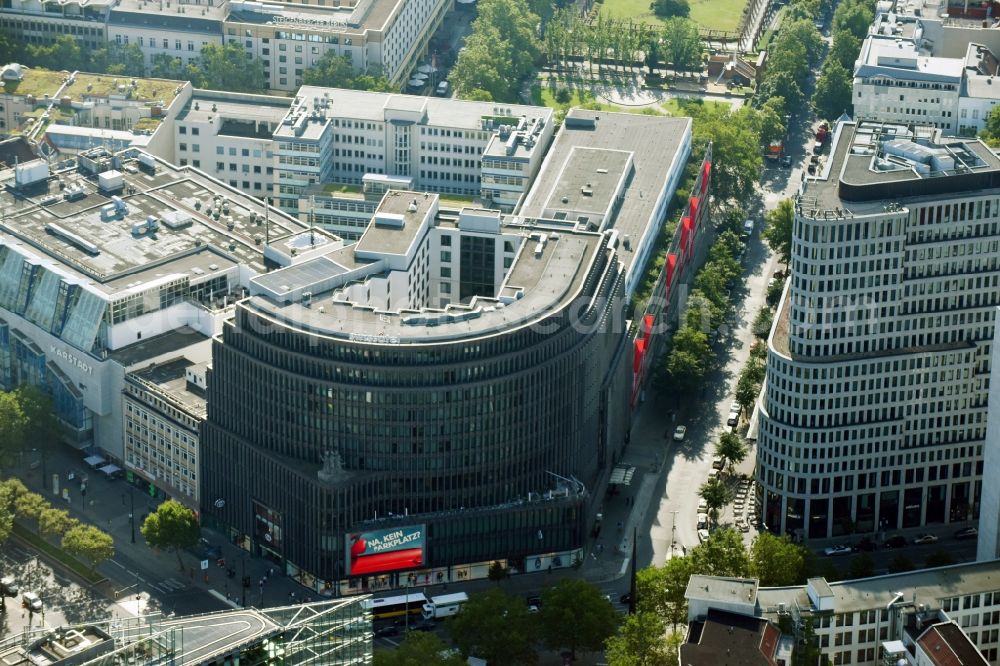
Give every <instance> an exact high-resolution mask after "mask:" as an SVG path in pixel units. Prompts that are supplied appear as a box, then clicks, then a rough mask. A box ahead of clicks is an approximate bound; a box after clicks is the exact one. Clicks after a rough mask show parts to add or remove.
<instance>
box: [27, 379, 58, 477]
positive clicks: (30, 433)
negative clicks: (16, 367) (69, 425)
mask: <svg viewBox="0 0 1000 666" xmlns="http://www.w3.org/2000/svg"><path fill="white" fill-rule="evenodd" d="M16 393H17V399H18V401H19V402H20V403H21V410H22V411H23V412H24V418H25V420H26V423H27V425H26V427H25V436H26V437H27V441H30V442H31V443H32V444H33V445H34V447H35V448H37V449H38V451H39V453H40V455H41V463H42V478H43V479H47V478H48V472H47V467H46V463H47V462H48V454H49V453H51V452H52V451H53V450H54V449H55V448H56V447H57V445H58V444H59V442H60V441H62V438H63V437H64V435H65V427H64V426H63V423H62V421H60V420H59V417H58V416H57V415H56V413H55V408H54V406H53V404H52V396H50V395H49V394H48V393H46V392H45V391H43V390H42V389H40V388H39V387H37V386H35V385H33V384H21V385H20V386H18V387H17V391H16Z"/></svg>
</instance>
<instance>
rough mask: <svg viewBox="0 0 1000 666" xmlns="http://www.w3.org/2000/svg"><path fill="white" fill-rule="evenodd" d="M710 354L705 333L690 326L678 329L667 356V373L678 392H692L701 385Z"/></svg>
mask: <svg viewBox="0 0 1000 666" xmlns="http://www.w3.org/2000/svg"><path fill="white" fill-rule="evenodd" d="M708 354H709V347H708V336H707V335H706V334H705V333H703V332H702V331H699V330H695V329H694V328H691V327H690V326H682V327H681V328H679V329H677V332H676V333H674V337H673V342H672V344H671V348H670V354H669V355H668V356H667V373H668V374H669V375H670V379H671V381H672V382H673V383H674V386H675V387H676V388H677V390H679V391H690V390H693V389H695V388H697V387H698V386H699V385H700V384H701V380H702V378H703V377H704V376H705V371H706V369H707V368H706V359H707V358H708Z"/></svg>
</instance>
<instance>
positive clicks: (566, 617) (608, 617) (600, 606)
mask: <svg viewBox="0 0 1000 666" xmlns="http://www.w3.org/2000/svg"><path fill="white" fill-rule="evenodd" d="M539 624H540V626H541V636H542V640H543V641H544V642H545V645H546V646H547V647H549V648H550V649H552V650H559V649H561V648H567V649H568V650H569V651H570V654H571V655H572V656H571V660H573V661H575V660H576V651H577V649H580V650H583V651H585V652H596V651H598V650H600V649H601V648H603V647H604V642H605V641H606V640H607V639H608V638H610V637H611V636H613V635H614V633H615V628H616V626H617V624H618V615H617V613H615V609H614V606H612V605H611V603H610V602H609V601H608V600H607V599H605V598H604V595H602V594H601V590H600V589H599V588H598V587H597V586H596V585H594V584H593V583H591V582H589V581H586V580H582V579H580V578H564V579H563V580H561V581H559V582H558V583H556V584H555V585H553V586H552V587H550V588H548V589H546V590H545V591H544V592H542V607H541V611H540V612H539Z"/></svg>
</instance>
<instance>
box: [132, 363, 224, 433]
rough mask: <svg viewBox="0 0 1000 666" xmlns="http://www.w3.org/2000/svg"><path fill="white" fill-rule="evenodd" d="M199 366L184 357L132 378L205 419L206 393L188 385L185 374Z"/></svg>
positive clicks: (146, 370) (140, 371)
mask: <svg viewBox="0 0 1000 666" xmlns="http://www.w3.org/2000/svg"><path fill="white" fill-rule="evenodd" d="M198 365H201V364H199V363H196V362H194V361H192V360H191V359H188V358H184V357H183V356H182V357H179V358H175V359H172V360H170V361H167V362H165V363H157V364H156V365H153V366H150V367H147V368H144V369H142V370H137V371H135V372H132V373H130V377H131V378H133V379H135V380H137V381H138V382H140V383H142V384H144V385H145V386H147V387H149V388H151V389H153V391H154V392H159V393H162V394H163V395H164V397H165V398H166V399H167V400H168V401H172V402H175V403H176V404H177V405H178V406H180V407H181V408H183V409H184V411H186V412H187V413H189V414H192V415H194V416H200V417H202V418H204V416H205V414H206V411H205V393H204V392H203V391H202V390H201V389H195V388H193V387H192V386H191V385H190V384H188V381H187V379H186V374H185V372H186V371H187V370H188V369H189V368H194V367H195V366H198Z"/></svg>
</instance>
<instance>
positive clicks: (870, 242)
mask: <svg viewBox="0 0 1000 666" xmlns="http://www.w3.org/2000/svg"><path fill="white" fill-rule="evenodd" d="M830 151H831V153H830V155H829V157H828V159H826V162H825V164H823V166H822V170H821V173H820V174H819V175H817V176H816V177H810V178H807V179H806V180H805V181H804V183H803V185H802V188H801V191H800V194H799V195H798V196H797V197H796V199H795V223H794V225H795V226H794V236H793V242H792V253H791V272H792V277H791V279H790V280H789V281H788V284H787V286H786V288H785V292H784V294H783V296H782V299H781V303H780V305H779V308H778V313H777V315H776V316H775V322H774V326H773V328H772V330H771V334H770V337H769V338H768V361H767V380H766V390H765V392H764V394H763V399H762V401H761V404H760V405H759V409H760V414H759V416H760V429H759V434H758V437H759V438H758V444H759V450H758V456H757V471H756V474H757V480H758V482H759V485H760V488H761V489H762V491H761V494H760V495H759V496H758V501H759V502H760V504H761V505H762V512H761V515H762V516H763V520H764V523H765V524H766V526H767V528H768V529H770V530H772V531H774V532H776V533H780V534H785V533H790V534H793V535H795V536H797V537H801V538H803V539H809V538H820V539H822V538H827V537H831V536H838V535H842V534H845V533H848V532H850V531H856V532H858V533H879V534H880V535H886V534H887V533H889V532H890V531H892V530H896V529H905V528H916V527H919V526H923V525H929V524H941V523H964V522H966V521H971V520H975V519H976V518H978V516H979V509H980V502H981V499H982V486H983V455H984V451H983V449H984V445H985V438H986V406H987V392H988V389H989V373H990V368H991V348H992V344H993V334H994V323H995V315H996V305H997V303H998V300H997V299H998V296H997V294H998V293H1000V291H998V289H997V287H998V285H1000V159H998V158H997V156H996V155H995V154H994V153H993V151H991V150H990V149H989V147H987V146H986V145H985V144H983V143H982V142H980V141H978V140H960V139H943V138H941V136H940V130H933V129H931V128H918V129H917V130H915V131H911V130H910V129H908V128H907V127H905V126H902V125H892V124H880V123H853V122H845V123H842V124H838V126H837V127H836V128H835V130H834V138H833V142H832V146H831V148H830Z"/></svg>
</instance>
